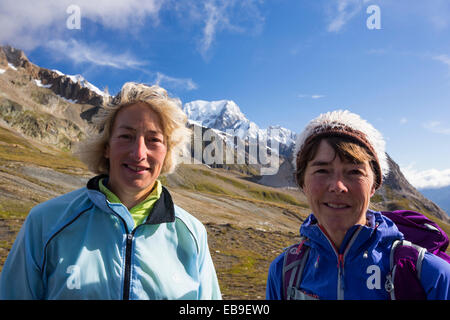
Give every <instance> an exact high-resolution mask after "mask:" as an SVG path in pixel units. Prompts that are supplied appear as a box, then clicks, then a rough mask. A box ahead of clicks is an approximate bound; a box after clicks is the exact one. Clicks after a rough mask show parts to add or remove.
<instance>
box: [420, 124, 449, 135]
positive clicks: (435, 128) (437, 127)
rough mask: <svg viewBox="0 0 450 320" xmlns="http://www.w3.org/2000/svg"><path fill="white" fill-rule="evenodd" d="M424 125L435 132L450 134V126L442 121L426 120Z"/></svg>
mask: <svg viewBox="0 0 450 320" xmlns="http://www.w3.org/2000/svg"><path fill="white" fill-rule="evenodd" d="M423 127H424V128H425V129H428V130H429V131H431V132H434V133H438V134H445V135H450V127H448V126H445V125H444V124H442V122H440V121H428V122H425V123H424V124H423Z"/></svg>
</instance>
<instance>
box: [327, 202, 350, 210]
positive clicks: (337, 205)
mask: <svg viewBox="0 0 450 320" xmlns="http://www.w3.org/2000/svg"><path fill="white" fill-rule="evenodd" d="M324 205H325V206H327V207H329V208H332V209H346V208H350V206H349V205H347V204H345V203H333V202H325V203H324Z"/></svg>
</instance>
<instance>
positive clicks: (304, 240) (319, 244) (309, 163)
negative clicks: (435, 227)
mask: <svg viewBox="0 0 450 320" xmlns="http://www.w3.org/2000/svg"><path fill="white" fill-rule="evenodd" d="M384 148H385V142H384V140H383V137H382V135H381V134H380V133H379V132H378V131H377V130H376V129H375V128H374V127H373V126H372V125H371V124H369V123H368V122H367V121H365V120H363V119H361V118H360V117H359V116H358V115H356V114H353V113H351V112H349V111H340V110H339V111H334V112H328V113H326V114H321V115H320V116H319V117H317V118H316V119H314V120H312V121H311V122H310V123H309V124H308V125H307V126H306V128H305V129H304V131H303V132H302V133H301V134H300V135H299V137H298V139H297V143H296V149H295V153H294V155H295V157H294V167H295V168H296V172H295V177H296V180H297V183H298V185H299V187H300V188H301V190H302V191H303V192H304V194H305V195H306V197H307V199H308V202H309V205H310V208H311V209H312V214H311V215H310V216H309V217H308V218H307V219H306V220H305V222H304V223H303V224H302V226H301V228H300V236H301V238H300V239H301V241H300V243H298V244H295V245H293V246H291V247H289V248H287V249H286V250H285V251H284V252H283V253H282V254H281V255H280V256H278V257H277V258H276V259H275V260H274V261H273V262H272V264H271V266H270V269H269V274H268V281H267V289H266V298H267V299H288V300H289V299H297V300H298V299H300V300H302V299H304V300H311V299H382V300H383V299H396V298H397V299H400V298H404V297H406V298H408V299H444V300H447V299H450V264H449V263H447V262H446V261H445V260H443V259H441V258H439V257H437V256H436V255H434V254H431V253H429V252H425V251H426V250H425V249H422V248H420V247H418V246H414V245H412V244H410V243H409V242H406V241H405V242H398V241H397V240H403V239H404V238H406V236H405V237H404V235H403V234H402V233H401V232H400V231H399V229H398V228H397V226H396V225H395V223H394V222H393V221H392V220H391V219H389V218H387V217H386V216H385V215H384V214H382V213H380V212H375V211H372V210H369V209H368V208H369V203H370V198H371V197H372V196H373V195H374V193H375V191H376V190H377V189H378V188H380V186H381V184H382V182H383V178H384V177H386V176H387V174H388V173H389V166H388V162H387V159H386V154H385V150H384ZM444 235H445V234H444ZM398 243H400V246H397V244H398ZM447 243H448V238H447ZM397 247H398V248H401V251H402V253H401V254H403V255H405V254H404V253H403V252H406V251H408V250H410V251H408V252H412V253H408V254H406V255H407V256H401V258H402V259H406V260H408V263H409V264H408V263H405V261H406V260H401V261H402V264H401V265H397V263H398V261H400V260H398V259H400V258H397V256H399V255H401V254H400V253H397V252H400V249H397ZM393 248H395V250H393ZM391 249H392V250H391ZM405 250H406V251H405ZM391 253H392V255H391ZM394 253H395V255H394ZM414 253H417V254H416V255H415V257H412V258H410V256H409V255H414ZM395 259H397V260H395ZM407 264H408V265H409V266H411V269H414V270H413V271H414V272H413V273H414V275H413V277H414V279H413V280H414V281H416V282H417V287H418V289H414V288H413V287H414V286H413V285H410V287H411V288H412V289H411V288H410V289H409V292H407V293H406V294H404V293H401V292H402V290H401V289H403V292H404V291H405V290H404V289H405V288H400V287H401V286H402V285H401V283H400V284H399V281H400V280H401V279H402V278H405V268H406V267H405V266H406V265H407ZM394 266H395V268H394ZM393 269H394V270H393ZM395 269H399V270H401V271H398V270H395ZM395 272H397V273H395ZM396 274H397V279H394V277H395V275H396ZM411 274H412V273H411V272H410V273H409V274H407V275H406V278H408V277H409V276H411ZM395 286H397V288H395ZM394 288H395V290H394ZM414 290H417V293H416V291H414ZM408 294H409V295H410V296H408ZM396 295H397V296H396Z"/></svg>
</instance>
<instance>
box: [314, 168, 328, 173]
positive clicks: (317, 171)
mask: <svg viewBox="0 0 450 320" xmlns="http://www.w3.org/2000/svg"><path fill="white" fill-rule="evenodd" d="M316 173H328V171H327V170H326V169H318V170H316Z"/></svg>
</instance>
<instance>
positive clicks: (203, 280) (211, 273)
mask: <svg viewBox="0 0 450 320" xmlns="http://www.w3.org/2000/svg"><path fill="white" fill-rule="evenodd" d="M202 229H203V232H202V237H201V239H200V248H199V249H200V252H199V277H200V288H199V289H200V290H199V299H200V300H221V299H222V294H221V292H220V287H219V281H218V279H217V274H216V270H215V268H214V263H213V261H212V258H211V253H210V252H209V247H208V239H207V233H206V229H205V227H204V226H203V225H202Z"/></svg>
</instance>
